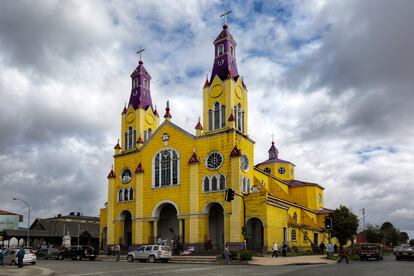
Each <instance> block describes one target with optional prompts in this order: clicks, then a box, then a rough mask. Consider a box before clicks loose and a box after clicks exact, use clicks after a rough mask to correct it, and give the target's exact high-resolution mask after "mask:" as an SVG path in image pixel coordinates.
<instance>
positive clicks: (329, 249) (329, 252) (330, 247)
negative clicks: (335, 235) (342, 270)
mask: <svg viewBox="0 0 414 276" xmlns="http://www.w3.org/2000/svg"><path fill="white" fill-rule="evenodd" d="M333 253H334V246H333V244H332V243H331V240H329V242H328V247H327V248H326V258H328V259H329V258H330V257H331V256H332V255H333Z"/></svg>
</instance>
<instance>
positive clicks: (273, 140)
mask: <svg viewBox="0 0 414 276" xmlns="http://www.w3.org/2000/svg"><path fill="white" fill-rule="evenodd" d="M270 137H272V143H274V142H275V135H274V134H273V132H272V135H270Z"/></svg>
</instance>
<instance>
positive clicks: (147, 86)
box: [121, 49, 160, 151]
mask: <svg viewBox="0 0 414 276" xmlns="http://www.w3.org/2000/svg"><path fill="white" fill-rule="evenodd" d="M144 50H145V49H140V50H139V51H138V52H137V53H138V54H139V55H140V59H139V62H138V66H137V67H136V68H135V70H134V71H133V72H132V74H131V95H130V97H129V103H128V106H125V107H124V110H123V111H122V127H121V145H122V147H121V149H122V151H128V150H134V149H136V148H139V147H140V146H141V145H142V144H143V143H144V142H145V141H147V140H148V139H149V138H150V137H151V135H152V133H153V132H154V131H155V130H156V129H157V128H158V126H159V121H160V119H159V115H158V112H157V110H156V109H154V107H153V105H152V99H151V76H150V74H149V73H148V71H147V70H146V69H145V67H144V62H143V61H142V58H141V53H142V52H143V51H144Z"/></svg>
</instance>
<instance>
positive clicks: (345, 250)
mask: <svg viewBox="0 0 414 276" xmlns="http://www.w3.org/2000/svg"><path fill="white" fill-rule="evenodd" d="M339 254H340V255H341V258H340V259H339V260H338V263H340V262H341V261H342V260H343V259H345V261H346V263H347V264H349V260H348V255H349V248H348V247H342V248H341V249H340V253H339Z"/></svg>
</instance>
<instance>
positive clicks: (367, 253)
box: [359, 243, 383, 261]
mask: <svg viewBox="0 0 414 276" xmlns="http://www.w3.org/2000/svg"><path fill="white" fill-rule="evenodd" d="M359 258H360V259H361V261H364V260H368V259H369V258H375V259H377V260H378V261H379V260H382V259H383V251H382V247H381V245H379V244H378V243H362V244H361V245H360V248H359Z"/></svg>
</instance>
